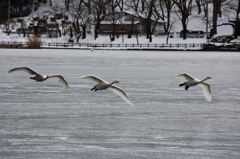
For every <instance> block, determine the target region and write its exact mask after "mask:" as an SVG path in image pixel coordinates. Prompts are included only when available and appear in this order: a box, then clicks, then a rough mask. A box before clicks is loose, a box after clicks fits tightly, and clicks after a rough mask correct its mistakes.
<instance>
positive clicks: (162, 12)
mask: <svg viewBox="0 0 240 159" xmlns="http://www.w3.org/2000/svg"><path fill="white" fill-rule="evenodd" d="M173 6H174V3H173V1H172V0H159V3H158V4H157V8H159V11H158V10H157V9H155V12H156V14H158V16H159V17H160V19H161V20H162V21H165V22H166V23H164V31H165V33H167V38H166V43H167V44H168V39H169V35H170V30H171V28H172V25H173V21H172V20H171V14H172V9H173Z"/></svg>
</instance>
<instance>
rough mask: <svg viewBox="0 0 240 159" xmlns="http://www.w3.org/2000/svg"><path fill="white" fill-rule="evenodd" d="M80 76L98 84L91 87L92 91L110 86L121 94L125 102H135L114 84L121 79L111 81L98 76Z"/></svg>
mask: <svg viewBox="0 0 240 159" xmlns="http://www.w3.org/2000/svg"><path fill="white" fill-rule="evenodd" d="M78 78H82V79H88V80H91V81H93V82H95V83H96V85H95V86H94V87H93V88H92V89H91V91H98V90H104V89H108V88H109V89H110V90H111V91H113V92H114V93H116V94H117V95H118V96H120V97H121V98H122V99H123V100H124V101H125V102H127V103H128V104H130V105H133V103H132V102H131V101H130V99H129V98H128V96H127V94H126V93H125V92H124V91H123V90H122V89H121V88H119V87H117V86H114V85H113V84H114V83H119V81H117V80H114V81H113V82H111V83H109V82H107V81H104V80H102V79H100V78H99V77H96V76H83V77H78Z"/></svg>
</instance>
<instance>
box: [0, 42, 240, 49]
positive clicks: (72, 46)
mask: <svg viewBox="0 0 240 159" xmlns="http://www.w3.org/2000/svg"><path fill="white" fill-rule="evenodd" d="M0 48H11V49H14V48H16V49H81V50H144V51H147V50H150V51H154V50H156V51H240V44H239V43H192V44H189V43H185V44H184V43H179V44H176V43H170V44H157V43H155V44H154V43H150V44H149V43H148V44H115V43H114V44H111V43H108V44H97V43H43V44H41V45H40V44H39V46H36V47H30V46H29V43H27V42H0Z"/></svg>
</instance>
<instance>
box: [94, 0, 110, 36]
mask: <svg viewBox="0 0 240 159" xmlns="http://www.w3.org/2000/svg"><path fill="white" fill-rule="evenodd" d="M107 4H108V0H91V1H90V7H91V13H92V14H93V17H94V22H95V27H94V38H95V39H97V38H98V33H99V28H100V24H101V21H102V20H103V19H104V17H105V15H106V6H107Z"/></svg>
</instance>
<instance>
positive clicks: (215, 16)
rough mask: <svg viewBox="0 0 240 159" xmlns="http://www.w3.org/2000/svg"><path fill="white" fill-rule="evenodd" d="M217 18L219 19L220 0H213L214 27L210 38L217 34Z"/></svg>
mask: <svg viewBox="0 0 240 159" xmlns="http://www.w3.org/2000/svg"><path fill="white" fill-rule="evenodd" d="M217 19H218V0H213V19H212V23H213V25H212V29H211V31H210V38H211V37H212V36H213V35H215V34H217Z"/></svg>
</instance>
